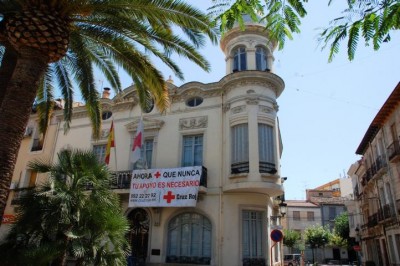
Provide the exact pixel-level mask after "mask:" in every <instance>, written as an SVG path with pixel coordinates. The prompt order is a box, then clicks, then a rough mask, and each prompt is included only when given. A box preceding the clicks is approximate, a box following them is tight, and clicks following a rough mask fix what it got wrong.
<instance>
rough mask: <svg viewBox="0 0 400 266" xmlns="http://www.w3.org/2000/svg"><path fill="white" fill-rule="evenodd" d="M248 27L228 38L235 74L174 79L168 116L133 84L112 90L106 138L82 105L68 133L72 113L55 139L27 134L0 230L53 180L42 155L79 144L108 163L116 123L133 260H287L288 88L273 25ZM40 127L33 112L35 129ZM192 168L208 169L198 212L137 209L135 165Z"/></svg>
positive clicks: (116, 183) (114, 167) (117, 163)
mask: <svg viewBox="0 0 400 266" xmlns="http://www.w3.org/2000/svg"><path fill="white" fill-rule="evenodd" d="M246 24H247V27H246V30H244V31H243V30H241V29H240V28H239V27H234V28H233V29H232V30H231V31H230V32H228V33H226V34H225V35H224V37H223V38H222V40H221V49H222V51H223V52H224V54H225V56H226V75H225V76H224V77H223V78H222V79H221V80H220V81H217V82H214V83H210V84H204V83H201V82H189V83H186V84H184V85H182V86H179V87H178V86H175V85H174V84H173V82H172V80H169V81H168V89H169V94H170V98H171V106H170V108H169V110H168V111H167V112H166V113H165V114H161V113H159V112H158V111H157V110H156V109H155V108H154V109H153V108H150V109H148V110H145V111H142V110H141V108H140V107H139V104H138V98H137V94H136V90H135V87H134V86H130V87H128V88H126V89H125V90H124V91H123V92H122V93H121V94H120V95H117V96H115V97H114V98H109V92H108V91H105V92H104V94H103V99H102V100H101V102H102V111H103V121H102V122H103V134H102V137H101V138H100V140H93V139H92V137H91V136H92V135H91V125H90V121H89V117H88V114H87V111H86V109H85V107H84V106H79V105H77V106H76V107H75V108H74V113H73V119H72V123H71V129H70V131H69V132H68V134H66V135H64V134H63V115H62V110H60V111H59V112H56V113H55V115H54V117H53V119H52V123H51V125H50V127H49V130H48V132H47V133H46V135H45V136H39V135H38V136H36V135H34V134H35V133H33V134H32V132H31V133H30V134H27V136H26V139H24V142H23V144H22V146H21V150H20V154H19V157H18V162H17V165H16V168H15V172H14V176H13V186H12V188H11V191H10V195H9V201H8V205H7V209H6V217H8V218H9V219H8V220H7V221H6V222H5V221H4V220H3V224H2V226H1V228H0V233H3V234H4V232H5V231H7V228H8V225H9V223H12V218H13V214H14V208H15V207H16V206H18V197H19V196H20V195H21V193H23V190H24V188H26V187H30V186H35V185H36V184H39V183H40V180H41V179H44V178H46V177H45V176H40V175H36V174H35V173H30V172H29V171H27V170H26V169H27V163H28V162H29V161H30V160H31V159H32V158H33V157H35V158H50V159H51V160H56V155H57V153H58V152H59V151H61V150H62V149H67V148H74V149H76V148H79V149H92V150H93V151H94V152H95V153H96V154H97V156H98V158H99V161H102V162H103V161H104V158H105V152H106V144H107V137H108V131H109V128H110V125H111V122H112V121H113V124H114V134H115V135H114V138H115V147H114V148H112V151H111V158H110V163H109V168H110V170H111V171H112V172H113V175H114V179H113V182H112V183H110V188H111V189H113V191H114V192H115V193H118V195H119V196H120V198H121V202H122V205H123V209H124V211H125V215H126V217H127V218H128V219H129V221H130V224H131V228H130V233H129V239H130V243H131V247H132V256H133V257H134V258H135V259H136V262H137V263H138V264H139V265H182V264H185V265H225V266H235V265H260V266H262V265H271V264H273V265H275V264H276V265H277V264H279V263H280V260H281V257H282V254H281V252H282V251H281V248H280V247H278V246H277V247H276V250H274V252H273V254H272V256H271V254H270V251H271V246H272V245H273V243H272V241H271V240H270V237H269V235H270V231H271V229H270V219H269V217H270V216H272V215H276V214H277V213H276V212H277V208H276V207H277V206H276V204H275V203H274V200H273V198H274V197H276V196H279V195H282V194H283V186H282V183H281V176H280V173H281V171H280V158H281V153H282V141H281V139H280V132H279V124H278V120H277V112H278V104H277V98H278V97H279V96H280V94H281V93H282V91H283V89H284V82H283V80H282V79H281V78H280V77H279V76H277V75H276V74H274V73H273V61H274V57H273V51H274V49H275V48H276V43H274V42H272V41H270V40H269V38H268V33H267V31H265V29H264V26H263V25H259V24H255V23H251V22H246ZM141 116H142V117H143V125H144V131H143V132H144V144H143V147H142V151H141V152H142V160H141V165H138V164H137V163H135V164H132V163H131V156H132V155H131V150H132V141H133V138H134V136H135V134H136V130H137V128H138V123H139V120H140V117H141ZM36 121H37V118H36V117H35V115H34V114H33V115H32V116H31V120H30V123H31V124H30V127H31V128H32V130H33V132H35V130H36V129H35V128H37V124H36V123H37V122H36ZM35 143H36V144H40V147H39V146H37V145H36V144H35ZM33 146H35V147H36V146H37V147H36V148H35V149H32V147H33ZM191 166H201V169H202V174H201V178H200V183H199V184H200V185H199V190H198V194H197V195H196V198H195V200H196V204H195V206H192V207H180V206H172V207H162V206H156V205H155V206H151V205H149V206H147V207H130V206H129V197H130V188H131V180H132V171H133V170H134V169H136V168H138V167H141V168H143V167H145V168H147V169H171V168H181V167H191ZM172 193H173V190H172ZM169 195H171V194H169ZM172 199H174V198H171V199H170V201H172ZM175 199H176V198H175Z"/></svg>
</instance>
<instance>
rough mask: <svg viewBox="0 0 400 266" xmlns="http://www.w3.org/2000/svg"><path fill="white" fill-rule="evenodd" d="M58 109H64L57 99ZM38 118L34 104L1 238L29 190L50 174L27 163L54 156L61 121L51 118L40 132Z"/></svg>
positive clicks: (23, 141)
mask: <svg viewBox="0 0 400 266" xmlns="http://www.w3.org/2000/svg"><path fill="white" fill-rule="evenodd" d="M55 104H56V106H59V108H57V107H56V109H61V108H62V106H61V102H56V103H55ZM38 121H39V117H38V115H37V114H36V109H35V107H33V109H32V114H31V116H30V119H29V122H28V125H27V127H26V129H25V134H24V138H23V140H22V142H21V146H20V148H19V151H18V159H17V161H16V164H15V168H14V173H13V177H12V182H11V185H10V192H9V195H8V199H7V205H6V208H5V211H4V215H3V219H2V223H1V226H0V238H1V237H2V236H4V234H5V233H6V232H8V230H9V228H10V224H12V223H13V222H14V219H15V207H17V206H18V202H19V199H20V197H21V196H23V195H24V193H25V192H26V189H28V188H32V187H34V186H36V185H37V184H40V183H41V182H42V181H43V180H45V179H46V178H47V177H46V176H45V175H43V174H38V173H36V172H34V171H31V170H29V169H28V163H29V162H30V161H34V160H50V159H51V158H53V156H54V148H55V140H56V137H57V134H58V132H59V128H58V126H59V123H58V122H57V120H56V118H55V117H53V118H52V119H51V120H50V123H49V125H48V128H47V131H46V133H45V134H42V133H40V131H39V124H38Z"/></svg>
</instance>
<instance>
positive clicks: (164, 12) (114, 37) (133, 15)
mask: <svg viewBox="0 0 400 266" xmlns="http://www.w3.org/2000/svg"><path fill="white" fill-rule="evenodd" d="M0 10H1V11H0V46H3V49H0V58H2V61H1V67H0V80H5V82H4V83H2V84H1V85H0V143H2V145H1V148H0V215H2V214H3V213H4V208H5V203H6V198H7V192H8V188H9V186H10V182H11V177H12V173H13V169H14V166H15V161H16V155H17V152H18V148H19V146H20V143H21V140H22V138H23V133H24V129H25V127H26V124H27V122H28V119H29V115H30V112H31V107H32V104H33V102H34V99H35V97H36V96H37V95H39V98H40V99H42V100H43V101H49V100H50V99H51V98H52V91H53V88H54V87H55V86H56V85H58V87H60V88H61V91H62V94H63V96H64V98H65V100H66V108H65V110H64V115H65V121H66V123H65V129H66V130H67V129H68V126H69V122H70V119H71V111H72V101H73V93H72V80H75V82H76V84H77V86H78V87H79V89H80V91H81V93H82V97H83V99H84V100H85V102H86V107H87V109H88V114H89V116H90V117H91V120H92V124H93V135H94V137H98V136H99V134H100V127H101V119H100V108H99V101H98V98H99V95H98V92H97V91H96V88H95V82H94V76H93V67H94V66H96V67H98V68H99V69H100V70H101V71H102V72H103V73H104V76H105V77H106V78H107V80H108V81H109V82H110V84H111V85H112V86H113V88H114V89H116V90H117V91H119V90H120V89H121V87H120V86H121V85H120V82H119V79H118V75H117V71H116V67H115V66H116V65H118V66H120V67H121V68H122V69H123V70H124V71H126V72H127V73H128V74H129V75H130V76H131V77H132V80H133V82H134V83H135V85H136V88H137V92H138V96H139V101H140V103H141V105H142V106H145V105H146V103H148V102H149V99H150V98H151V97H152V98H153V99H154V101H155V104H156V106H157V107H158V108H159V109H160V110H161V111H165V110H166V108H167V107H168V103H169V101H168V93H167V91H166V86H165V81H164V79H163V77H162V75H161V73H160V72H159V71H158V70H157V69H156V67H155V66H154V65H153V64H152V62H151V60H150V56H151V55H153V56H156V57H158V58H159V59H160V60H161V61H162V62H163V63H165V64H166V65H167V66H168V67H170V69H171V70H172V71H174V72H175V74H176V75H177V76H178V77H180V78H183V74H182V71H181V69H180V68H179V66H178V65H177V64H175V63H174V61H173V60H172V59H171V58H170V55H171V54H172V53H176V54H178V55H180V56H183V57H186V58H188V59H189V60H191V61H193V62H194V63H196V64H198V65H199V66H200V67H202V68H203V69H204V70H207V71H208V70H209V64H208V63H207V61H206V60H205V59H204V58H203V57H202V56H201V55H200V54H199V53H198V52H197V51H196V49H197V48H199V47H201V46H203V45H204V44H205V42H204V40H205V37H209V38H210V39H211V40H212V41H213V42H215V41H216V37H217V36H216V32H215V31H214V30H213V29H211V28H210V24H211V23H210V20H209V19H208V17H207V16H206V15H205V14H204V13H202V12H201V11H199V10H198V9H195V8H193V7H191V6H189V5H188V4H185V3H183V2H181V1H180V0H106V1H96V0H86V1H81V0H58V1H50V0H44V1H43V0H4V1H1V2H0ZM10 73H12V75H10ZM38 90H39V93H38ZM49 110H51V106H50V109H49ZM45 125H46V123H45Z"/></svg>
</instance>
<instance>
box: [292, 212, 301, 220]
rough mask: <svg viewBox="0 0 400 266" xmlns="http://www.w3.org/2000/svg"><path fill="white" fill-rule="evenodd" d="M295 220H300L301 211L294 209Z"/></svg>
mask: <svg viewBox="0 0 400 266" xmlns="http://www.w3.org/2000/svg"><path fill="white" fill-rule="evenodd" d="M293 220H294V221H300V211H293Z"/></svg>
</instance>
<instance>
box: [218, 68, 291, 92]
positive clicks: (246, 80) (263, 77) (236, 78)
mask: <svg viewBox="0 0 400 266" xmlns="http://www.w3.org/2000/svg"><path fill="white" fill-rule="evenodd" d="M219 84H220V86H221V87H222V89H223V90H224V92H228V91H229V90H230V89H232V88H235V87H244V86H248V85H255V84H256V85H260V86H263V87H265V88H268V89H271V90H272V91H274V92H275V95H276V98H278V97H279V96H280V95H281V93H282V91H283V89H284V87H285V83H284V81H283V80H282V79H281V78H280V77H279V76H278V75H275V74H273V73H271V72H266V71H258V70H247V71H239V72H235V73H232V74H229V75H227V76H225V77H223V78H222V79H221V80H220V82H219Z"/></svg>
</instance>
